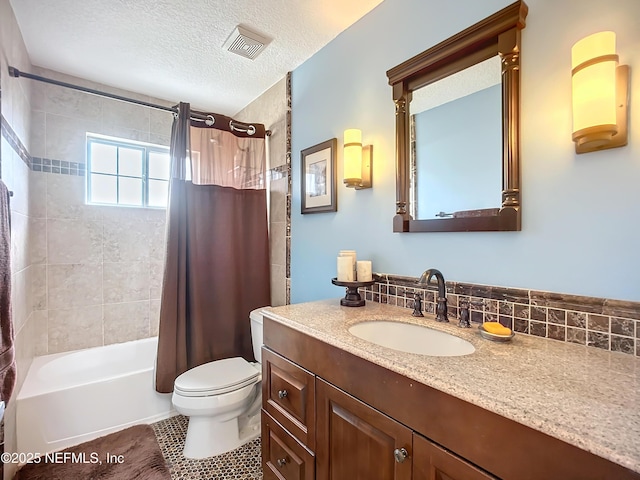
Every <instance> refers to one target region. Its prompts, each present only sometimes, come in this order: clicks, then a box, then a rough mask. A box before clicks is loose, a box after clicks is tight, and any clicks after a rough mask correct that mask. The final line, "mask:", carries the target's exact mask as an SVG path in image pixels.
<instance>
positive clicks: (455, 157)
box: [415, 85, 502, 218]
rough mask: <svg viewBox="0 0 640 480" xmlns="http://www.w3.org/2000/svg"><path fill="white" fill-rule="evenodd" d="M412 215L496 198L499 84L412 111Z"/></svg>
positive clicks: (491, 204)
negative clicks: (415, 211)
mask: <svg viewBox="0 0 640 480" xmlns="http://www.w3.org/2000/svg"><path fill="white" fill-rule="evenodd" d="M415 142H416V152H417V155H416V156H417V159H416V169H417V171H418V174H417V180H418V182H417V183H418V186H417V189H416V198H417V201H416V203H417V204H418V215H417V216H416V217H415V218H434V216H435V214H436V213H438V212H441V211H442V212H447V213H453V212H457V211H459V210H475V209H480V208H495V207H498V206H500V205H501V203H502V195H501V191H502V87H501V86H500V85H494V86H493V87H489V88H485V89H483V90H480V91H478V92H475V93H472V94H470V95H466V96H464V97H461V98H458V99H456V100H453V101H450V102H447V103H444V104H442V105H438V106H437V107H434V108H430V109H428V110H425V111H423V112H420V113H418V114H416V115H415Z"/></svg>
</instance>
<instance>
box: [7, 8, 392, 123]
mask: <svg viewBox="0 0 640 480" xmlns="http://www.w3.org/2000/svg"><path fill="white" fill-rule="evenodd" d="M381 1H382V0H56V1H42V0H11V5H12V7H13V10H14V12H15V15H16V18H17V20H18V24H19V26H20V30H21V32H22V36H23V38H24V42H25V44H26V46H27V51H28V52H29V56H30V58H31V62H32V63H33V64H34V65H36V66H40V67H44V68H48V69H51V70H56V71H59V72H62V73H66V74H69V75H74V76H77V77H81V78H86V79H89V80H93V81H96V82H100V83H104V84H107V85H111V86H114V87H119V88H123V89H126V90H130V91H134V92H138V93H142V94H146V95H150V96H153V97H157V98H161V99H165V100H168V101H172V102H178V101H185V102H190V103H191V104H192V105H193V106H195V107H199V108H203V109H207V110H210V111H215V112H217V113H222V114H226V115H233V114H235V113H237V112H238V111H239V110H241V109H242V108H244V107H245V106H246V105H247V104H249V103H250V102H251V101H252V100H253V99H255V98H256V97H258V96H259V95H260V94H261V93H262V92H264V91H265V90H267V89H268V88H269V87H271V86H272V85H273V84H275V83H276V82H278V81H279V80H280V79H282V78H283V77H284V76H285V75H286V73H287V72H288V71H291V70H294V69H295V68H296V67H297V66H298V65H300V64H301V63H303V62H304V61H305V60H306V59H308V58H309V57H311V56H312V55H313V54H314V53H315V52H317V51H318V50H320V49H321V48H322V47H323V46H324V45H326V44H327V43H328V42H329V41H331V40H332V39H333V38H335V37H336V36H337V35H338V34H339V33H340V32H342V31H343V30H345V29H346V28H347V27H349V26H350V25H352V24H353V23H355V22H356V21H357V20H358V19H360V18H361V17H362V16H364V15H365V14H366V13H368V12H369V11H370V10H372V9H373V8H374V7H375V6H376V5H378V4H379V3H381ZM238 24H240V25H243V26H245V27H249V28H251V29H253V30H255V31H256V32H258V33H260V34H262V35H263V36H267V37H269V38H272V39H273V40H272V41H271V43H270V44H269V45H267V47H266V48H265V49H264V50H263V51H262V53H261V54H260V55H259V56H258V57H257V58H256V59H255V60H249V59H246V58H243V57H240V56H238V55H235V54H232V53H229V52H227V51H226V50H224V49H223V48H222V45H223V43H224V42H225V40H226V39H227V37H228V36H229V34H230V33H231V32H232V31H233V29H234V28H235V27H236V25H238Z"/></svg>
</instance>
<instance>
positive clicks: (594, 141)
mask: <svg viewBox="0 0 640 480" xmlns="http://www.w3.org/2000/svg"><path fill="white" fill-rule="evenodd" d="M571 66H572V72H571V74H572V96H573V135H572V138H573V141H574V142H575V144H576V152H577V153H586V152H593V151H596V150H602V149H605V148H613V147H621V146H623V145H626V144H627V103H628V102H627V91H628V86H627V84H628V77H629V68H628V66H626V65H623V66H618V55H617V54H616V35H615V33H614V32H599V33H595V34H593V35H590V36H588V37H585V38H583V39H582V40H580V41H578V42H577V43H576V44H575V45H574V46H573V48H572V49H571Z"/></svg>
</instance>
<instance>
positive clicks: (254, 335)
mask: <svg viewBox="0 0 640 480" xmlns="http://www.w3.org/2000/svg"><path fill="white" fill-rule="evenodd" d="M263 308H266V307H260V308H256V309H255V310H252V311H251V313H250V314H249V319H250V320H251V343H252V344H253V356H254V357H256V362H258V363H262V352H261V351H260V349H261V348H262V309H263Z"/></svg>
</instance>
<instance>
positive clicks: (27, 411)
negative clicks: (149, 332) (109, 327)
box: [16, 337, 176, 454]
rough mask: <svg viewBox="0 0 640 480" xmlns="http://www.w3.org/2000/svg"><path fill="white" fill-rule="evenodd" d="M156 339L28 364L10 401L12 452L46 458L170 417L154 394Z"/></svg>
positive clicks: (164, 399) (162, 398)
mask: <svg viewBox="0 0 640 480" xmlns="http://www.w3.org/2000/svg"><path fill="white" fill-rule="evenodd" d="M157 345H158V339H157V337H154V338H146V339H144V340H136V341H133V342H127V343H119V344H115V345H107V346H104V347H96V348H89V349H86V350H76V351H73V352H65V353H58V354H53V355H45V356H42V357H36V358H34V359H33V362H32V364H31V367H30V368H29V372H28V373H27V377H26V379H25V381H24V385H23V386H22V388H21V389H20V392H19V393H18V396H17V400H16V429H17V434H16V435H17V442H18V445H17V447H18V452H23V453H27V454H29V453H40V454H42V453H48V452H52V451H54V450H60V449H63V448H66V447H69V446H71V445H76V444H78V443H82V442H85V441H87V440H91V439H94V438H97V437H100V436H102V435H106V434H108V433H111V432H115V431H117V430H122V429H123V428H126V427H128V426H130V425H135V424H139V423H152V422H155V421H158V420H162V419H164V418H168V417H170V416H173V415H176V412H175V410H174V409H173V405H172V403H171V394H160V393H157V392H156V391H155V388H154V385H153V381H154V365H155V358H156V350H157Z"/></svg>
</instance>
